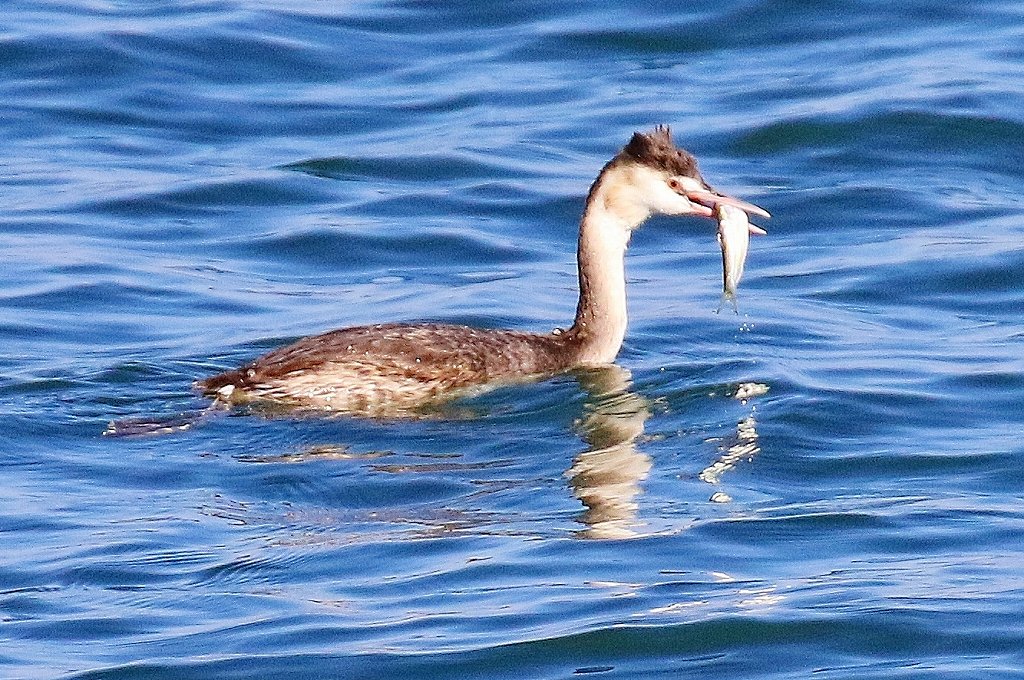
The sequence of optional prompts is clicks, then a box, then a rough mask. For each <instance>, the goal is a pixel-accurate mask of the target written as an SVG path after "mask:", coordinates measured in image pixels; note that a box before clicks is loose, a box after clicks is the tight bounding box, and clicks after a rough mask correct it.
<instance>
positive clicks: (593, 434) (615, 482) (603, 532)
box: [566, 364, 651, 538]
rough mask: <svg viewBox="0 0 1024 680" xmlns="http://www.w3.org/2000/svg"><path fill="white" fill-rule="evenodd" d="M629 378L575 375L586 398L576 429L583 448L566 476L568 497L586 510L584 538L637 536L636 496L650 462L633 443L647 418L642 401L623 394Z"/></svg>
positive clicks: (608, 369)
mask: <svg viewBox="0 0 1024 680" xmlns="http://www.w3.org/2000/svg"><path fill="white" fill-rule="evenodd" d="M631 377H632V376H631V375H630V373H629V371H628V370H626V369H625V368H622V367H621V366H617V365H614V364H612V365H610V366H605V367H602V368H599V369H593V370H589V371H586V372H582V373H580V374H579V381H580V385H581V386H582V387H583V388H584V390H586V392H587V394H588V398H587V402H586V414H585V415H584V416H583V418H581V419H580V421H579V422H578V424H577V427H578V430H579V432H580V435H581V436H582V437H583V440H584V441H585V442H586V443H587V445H588V448H587V450H586V451H584V452H582V453H580V454H579V455H577V456H576V457H575V459H573V463H572V467H570V468H569V470H568V471H567V472H566V476H567V477H568V478H569V486H570V488H571V489H572V493H573V495H574V496H576V498H578V499H579V500H580V501H581V502H582V503H583V505H584V506H585V507H586V510H584V512H583V513H582V514H581V515H580V517H579V520H580V522H582V523H583V524H584V525H586V529H584V530H583V531H582V532H580V535H581V536H584V537H586V538H629V537H631V536H635V535H636V533H637V509H638V503H637V496H638V495H639V494H640V484H641V482H643V480H644V479H645V478H646V477H647V474H648V472H650V470H651V459H650V457H648V456H647V455H646V454H644V453H641V452H640V451H638V450H637V446H636V442H637V439H638V438H639V437H640V435H642V434H643V431H644V423H645V422H646V420H647V418H648V417H650V410H649V409H648V402H647V400H646V399H645V398H644V397H642V396H640V395H639V394H636V393H635V392H631V391H630V390H629V387H630V381H631Z"/></svg>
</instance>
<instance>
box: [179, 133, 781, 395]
mask: <svg viewBox="0 0 1024 680" xmlns="http://www.w3.org/2000/svg"><path fill="white" fill-rule="evenodd" d="M719 204H728V205H733V206H736V207H738V208H740V209H741V210H744V211H747V212H753V213H757V214H761V215H764V216H767V213H766V212H765V211H764V210H762V209H761V208H758V207H757V206H754V205H751V204H749V203H744V202H743V201H739V200H737V199H734V198H731V197H729V196H725V195H723V194H720V193H718V192H716V191H714V190H713V189H711V188H710V187H709V186H708V185H707V184H706V183H705V182H704V180H703V178H702V177H701V176H700V173H699V172H698V170H697V165H696V161H695V160H694V159H693V157H692V156H691V155H690V154H689V153H687V152H686V151H683V150H681V149H677V148H676V147H675V146H674V144H673V143H672V139H671V135H670V133H669V131H668V128H665V127H659V128H656V129H655V130H654V131H653V132H651V133H647V134H641V133H636V134H635V135H633V138H632V139H631V140H630V142H629V144H627V145H626V147H625V148H623V150H622V151H621V152H620V153H619V154H618V155H616V156H615V158H613V159H612V160H611V161H610V162H609V163H608V164H607V165H605V167H604V168H603V169H602V171H601V173H600V175H599V176H598V178H597V180H596V181H595V182H594V184H593V185H592V187H591V189H590V192H589V194H588V196H587V204H586V208H585V210H584V214H583V219H582V220H581V223H580V234H579V243H578V250H577V261H578V266H579V281H580V297H579V304H578V306H577V309H576V317H575V320H574V322H573V325H572V326H571V327H570V328H569V329H567V330H565V331H564V332H563V331H557V330H556V331H554V332H551V333H544V334H535V333H525V332H520V331H512V330H494V329H478V328H470V327H467V326H458V325H449V324H434V323H427V324H381V325H372V326H357V327H353V328H345V329H340V330H335V331H331V332H328V333H324V334H322V335H316V336H310V337H307V338H303V339H301V340H299V341H297V342H295V343H293V344H291V345H288V346H286V347H283V348H281V349H278V350H274V351H272V352H270V353H268V354H266V355H264V356H262V357H259V358H258V359H256V360H254V361H252V362H250V363H248V364H246V365H244V366H242V367H241V368H239V369H237V370H233V371H228V372H226V373H221V374H219V375H216V376H213V377H211V378H208V379H206V380H203V381H201V382H199V383H198V385H197V386H198V387H199V389H200V390H202V391H203V393H205V394H207V395H209V396H212V397H214V398H215V399H218V400H220V401H222V402H224V403H238V402H246V401H267V402H271V403H280V404H283V405H286V406H292V407H300V408H311V409H324V410H331V411H340V412H347V413H356V414H368V415H388V414H396V413H402V412H408V411H415V410H416V409H419V408H421V407H423V406H426V405H429V404H432V403H436V402H438V401H443V400H447V399H451V398H454V397H458V396H464V395H465V394H467V393H472V392H474V391H476V390H480V389H483V388H487V387H490V386H493V385H496V384H503V383H511V382H518V381H522V380H529V379H534V378H537V377H543V376H548V375H553V374H556V373H560V372H563V371H567V370H571V369H574V368H579V367H585V366H596V365H602V364H607V363H610V362H612V361H613V360H614V359H615V356H616V354H617V353H618V351H619V348H620V347H621V345H622V341H623V338H624V336H625V332H626V281H625V270H624V256H625V252H626V246H627V245H628V243H629V238H630V235H631V234H632V231H633V230H634V229H635V228H637V227H638V226H639V225H640V224H641V223H643V222H644V221H645V220H646V219H647V218H648V217H649V216H651V215H652V214H655V213H658V214H667V215H698V216H703V217H711V216H712V208H713V207H714V206H716V205H719ZM752 229H753V228H752ZM724 248H725V245H724V244H723V249H724ZM740 264H741V265H742V263H740Z"/></svg>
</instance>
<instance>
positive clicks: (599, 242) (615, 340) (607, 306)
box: [569, 169, 650, 365]
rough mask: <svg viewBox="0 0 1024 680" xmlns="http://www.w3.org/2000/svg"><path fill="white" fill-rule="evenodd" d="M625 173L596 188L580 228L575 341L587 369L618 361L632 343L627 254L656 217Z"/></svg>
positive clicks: (605, 177) (607, 175) (606, 176)
mask: <svg viewBox="0 0 1024 680" xmlns="http://www.w3.org/2000/svg"><path fill="white" fill-rule="evenodd" d="M619 172H621V171H620V170H619V169H613V170H611V172H606V173H604V175H602V177H601V178H599V179H598V181H597V182H596V183H595V185H594V188H593V189H592V190H591V194H590V196H589V198H588V201H587V207H586V210H585V211H584V213H583V219H582V221H581V222H580V240H579V246H578V249H577V253H576V257H577V264H578V266H579V275H580V300H579V305H578V306H577V308H576V320H575V321H574V323H573V326H572V329H571V330H570V333H569V335H570V336H571V337H573V338H574V340H575V342H576V344H577V353H578V363H579V364H581V365H598V364H607V363H611V362H612V361H614V359H615V356H616V355H617V354H618V353H619V348H620V347H622V340H623V339H624V338H625V337H626V323H627V312H626V272H625V263H624V259H625V254H626V246H627V245H629V237H630V233H631V232H632V230H633V229H634V228H636V227H637V226H638V225H639V224H640V223H641V222H643V221H644V220H645V219H647V217H648V216H649V215H650V211H649V209H648V208H647V207H646V206H642V205H640V204H638V203H637V202H636V201H635V200H633V195H632V192H630V191H628V190H625V189H623V186H624V185H627V184H628V183H624V182H622V181H621V180H626V179H627V178H625V177H619V176H618V173H619Z"/></svg>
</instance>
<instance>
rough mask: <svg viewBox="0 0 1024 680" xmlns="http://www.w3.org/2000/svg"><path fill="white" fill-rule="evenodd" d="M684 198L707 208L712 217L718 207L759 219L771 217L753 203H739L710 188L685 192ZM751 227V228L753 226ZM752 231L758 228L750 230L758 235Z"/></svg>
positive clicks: (737, 200)
mask: <svg viewBox="0 0 1024 680" xmlns="http://www.w3.org/2000/svg"><path fill="white" fill-rule="evenodd" d="M686 197H687V198H688V199H690V201H691V202H692V203H697V204H699V205H703V206H705V207H707V208H709V209H710V210H711V214H712V215H713V214H715V212H716V211H717V209H718V206H720V205H730V206H732V207H734V208H739V209H740V210H742V211H743V212H745V213H747V214H748V215H760V216H761V217H771V214H769V212H768V211H767V210H765V209H764V208H762V207H760V206H757V205H754V204H753V203H747V202H746V201H741V200H740V199H738V198H733V197H732V196H727V195H726V194H723V193H720V192H718V191H715V190H714V189H712V188H711V187H706V188H704V189H691V190H689V191H687V192H686ZM709 216H710V215H709ZM751 226H752V227H753V225H751ZM754 229H759V228H758V227H753V229H751V233H755V234H756V233H758V232H757V231H754ZM760 231H763V230H760Z"/></svg>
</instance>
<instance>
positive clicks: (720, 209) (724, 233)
mask: <svg viewBox="0 0 1024 680" xmlns="http://www.w3.org/2000/svg"><path fill="white" fill-rule="evenodd" d="M738 202H739V203H743V202H742V201H738ZM745 205H750V204H745ZM755 207H756V206H755ZM758 210H759V211H760V212H758V214H765V215H767V214H768V213H767V212H765V211H763V210H760V208H759V209H758ZM715 217H716V218H717V219H718V244H719V245H720V246H721V248H722V291H723V292H722V299H723V300H729V301H731V302H732V305H733V309H734V310H737V308H736V289H737V288H738V287H739V285H740V279H741V278H743V265H744V263H745V262H746V261H747V248H748V246H749V245H750V235H751V234H758V235H764V234H766V233H767V232H766V231H765V230H764V229H761V228H760V227H758V226H755V225H753V224H751V223H750V221H749V219H748V218H747V211H746V210H745V209H744V208H743V207H740V206H737V205H736V204H735V203H726V202H724V201H723V202H720V203H718V204H717V205H716V206H715ZM737 311H738V310H737Z"/></svg>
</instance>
